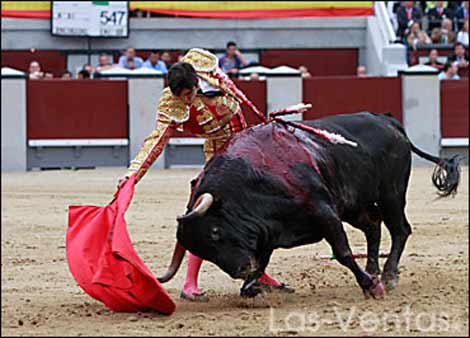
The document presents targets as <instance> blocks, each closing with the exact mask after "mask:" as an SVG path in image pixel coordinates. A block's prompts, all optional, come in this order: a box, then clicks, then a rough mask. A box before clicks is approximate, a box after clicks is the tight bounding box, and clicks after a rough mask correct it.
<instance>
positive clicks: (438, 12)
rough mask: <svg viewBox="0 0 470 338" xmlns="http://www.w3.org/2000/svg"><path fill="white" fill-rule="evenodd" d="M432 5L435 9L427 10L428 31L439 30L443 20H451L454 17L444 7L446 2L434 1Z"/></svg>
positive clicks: (448, 9) (449, 10) (450, 11)
mask: <svg viewBox="0 0 470 338" xmlns="http://www.w3.org/2000/svg"><path fill="white" fill-rule="evenodd" d="M434 3H435V7H433V8H429V9H428V11H427V15H428V20H429V30H433V29H434V28H436V27H437V28H439V27H440V26H441V23H442V20H443V19H445V18H449V19H452V18H453V16H454V15H453V12H452V10H451V9H450V8H448V7H447V6H445V3H446V1H434Z"/></svg>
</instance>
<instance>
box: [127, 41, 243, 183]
mask: <svg viewBox="0 0 470 338" xmlns="http://www.w3.org/2000/svg"><path fill="white" fill-rule="evenodd" d="M182 61H184V62H188V63H190V64H191V65H192V66H193V67H194V69H195V70H196V72H197V75H198V77H200V78H201V79H202V80H204V81H206V82H207V83H208V84H209V85H210V86H212V87H215V88H217V89H219V90H220V91H222V92H223V93H224V95H223V96H215V97H206V96H204V95H200V94H198V95H197V96H196V99H195V100H194V102H193V103H192V104H191V106H186V105H185V104H184V103H183V102H182V101H181V100H180V99H179V98H178V97H176V96H174V95H173V94H172V93H171V91H170V88H169V87H167V88H165V89H164V90H163V92H162V96H161V98H160V102H159V104H158V109H157V123H156V127H155V129H154V130H153V131H152V133H151V134H150V135H149V136H148V137H147V138H146V139H145V140H144V143H143V145H142V147H141V149H140V151H139V153H138V154H137V156H136V157H135V158H134V160H132V161H131V163H130V166H129V168H128V172H127V176H130V175H132V174H134V173H137V177H136V182H138V181H139V180H140V179H141V178H142V177H143V176H144V175H145V173H146V172H147V170H148V169H149V168H150V166H151V165H152V164H153V163H154V162H155V160H156V159H157V158H158V156H159V155H160V154H161V152H162V151H163V148H164V147H165V145H166V143H167V142H168V140H169V138H170V137H171V136H172V135H173V133H174V131H175V130H176V129H177V128H178V130H182V128H184V129H185V130H189V131H190V132H192V133H193V134H195V135H197V136H199V137H204V138H206V139H207V140H206V143H205V144H204V153H205V158H206V160H208V159H209V158H210V157H211V156H212V154H213V153H214V152H215V150H217V149H218V148H219V147H221V146H222V145H223V144H224V143H225V141H226V140H227V139H228V138H229V137H230V136H231V135H232V134H233V133H234V132H237V131H239V130H241V129H243V128H245V127H246V122H245V120H244V118H243V115H242V113H241V109H240V102H242V99H241V98H240V92H239V90H238V89H237V88H235V87H234V85H233V83H232V82H231V81H230V80H226V79H224V75H222V76H221V74H220V72H221V70H220V69H219V68H218V66H217V64H218V59H217V57H216V56H215V55H214V54H212V53H210V52H208V51H206V50H202V49H198V48H194V49H191V50H190V51H189V52H188V53H187V54H186V55H185V56H184V57H183V59H182ZM225 78H226V77H225ZM241 95H242V94H241Z"/></svg>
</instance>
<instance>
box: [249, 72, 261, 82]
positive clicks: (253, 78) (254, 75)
mask: <svg viewBox="0 0 470 338" xmlns="http://www.w3.org/2000/svg"><path fill="white" fill-rule="evenodd" d="M259 80H260V78H259V74H258V73H251V74H250V81H259Z"/></svg>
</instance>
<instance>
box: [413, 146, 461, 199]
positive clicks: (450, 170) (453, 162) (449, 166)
mask: <svg viewBox="0 0 470 338" xmlns="http://www.w3.org/2000/svg"><path fill="white" fill-rule="evenodd" d="M409 143H410V146H411V150H412V151H413V152H414V153H415V154H416V155H418V156H419V157H422V158H424V159H426V160H428V161H431V162H434V163H436V166H435V167H434V172H433V173H432V183H433V184H434V186H435V187H436V188H437V189H438V190H439V192H438V195H439V196H440V197H447V196H450V195H452V196H453V195H455V194H456V193H457V187H458V186H459V182H460V158H459V157H458V155H455V156H453V157H451V158H439V157H436V156H433V155H430V154H428V153H425V152H424V151H422V150H420V149H418V148H416V147H415V146H414V145H413V144H412V143H411V142H410V141H409Z"/></svg>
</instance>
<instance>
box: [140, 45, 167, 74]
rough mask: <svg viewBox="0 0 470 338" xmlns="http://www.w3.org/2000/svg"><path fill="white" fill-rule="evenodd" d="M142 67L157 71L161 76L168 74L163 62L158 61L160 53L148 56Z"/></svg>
mask: <svg viewBox="0 0 470 338" xmlns="http://www.w3.org/2000/svg"><path fill="white" fill-rule="evenodd" d="M143 67H146V68H150V69H154V70H158V71H159V72H162V73H163V74H166V73H168V69H167V68H166V64H165V62H163V61H162V60H160V52H159V51H156V50H154V51H152V52H151V53H150V56H149V58H148V59H147V61H145V62H144V64H143Z"/></svg>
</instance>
